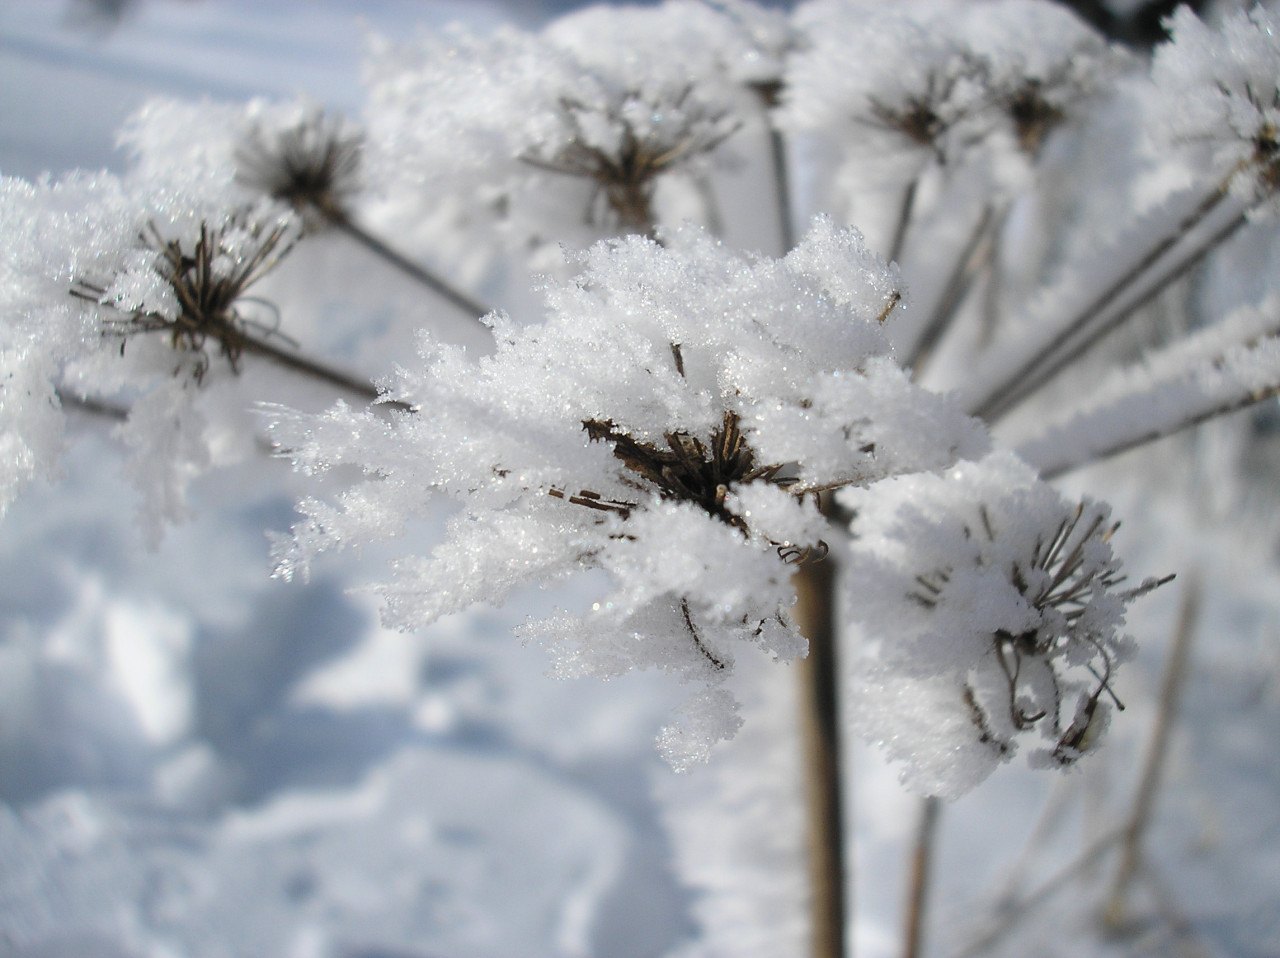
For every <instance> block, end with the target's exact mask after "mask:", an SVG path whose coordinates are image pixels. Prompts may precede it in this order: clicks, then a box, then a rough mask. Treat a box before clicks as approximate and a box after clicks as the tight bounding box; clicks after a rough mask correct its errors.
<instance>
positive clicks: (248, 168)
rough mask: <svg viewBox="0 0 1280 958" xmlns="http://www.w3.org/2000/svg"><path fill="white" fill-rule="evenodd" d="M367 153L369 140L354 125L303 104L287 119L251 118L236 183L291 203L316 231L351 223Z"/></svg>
mask: <svg viewBox="0 0 1280 958" xmlns="http://www.w3.org/2000/svg"><path fill="white" fill-rule="evenodd" d="M277 112H278V111H277ZM363 149H364V134H363V133H362V132H361V131H360V130H359V129H358V128H357V127H356V126H355V125H354V124H352V123H350V122H349V121H347V120H345V119H344V118H343V117H341V116H340V115H338V114H336V113H333V112H331V111H327V110H325V109H323V108H322V107H319V106H316V105H313V104H304V103H299V104H295V105H292V108H291V109H290V110H289V114H288V115H286V116H285V117H283V118H282V117H278V116H273V115H270V114H268V115H266V116H262V115H259V116H256V117H250V118H248V122H247V124H246V129H245V132H244V134H243V136H242V138H241V140H240V143H239V144H238V145H237V147H236V148H235V161H236V178H237V179H238V180H239V181H240V182H241V183H243V184H244V185H245V186H247V187H248V188H249V189H251V190H254V191H257V192H261V193H263V194H265V195H267V196H269V197H271V198H273V199H276V200H280V201H282V202H285V203H288V204H289V205H290V206H291V207H293V209H294V210H295V211H296V212H297V213H298V214H299V215H300V216H302V217H303V218H304V220H305V221H306V222H307V225H308V227H309V228H312V229H315V228H318V227H322V226H324V225H325V224H327V223H328V222H331V221H333V220H341V219H345V218H347V216H348V214H349V210H350V208H351V205H352V200H353V198H354V196H355V194H356V193H357V192H358V190H359V189H360V185H361V183H360V164H361V154H362V152H363Z"/></svg>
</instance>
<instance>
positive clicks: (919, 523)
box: [847, 453, 1161, 798]
mask: <svg viewBox="0 0 1280 958" xmlns="http://www.w3.org/2000/svg"><path fill="white" fill-rule="evenodd" d="M847 495H848V496H849V502H848V504H849V505H850V507H851V508H855V509H857V520H856V522H855V526H854V528H855V532H856V533H857V535H858V538H857V541H856V543H855V546H854V550H853V551H854V557H853V561H852V563H851V567H850V569H849V571H848V579H849V582H850V595H849V598H850V602H851V605H850V613H851V615H852V616H853V617H854V618H855V619H857V620H858V621H860V622H861V623H862V624H863V626H864V628H865V632H866V647H865V652H864V653H863V655H862V658H861V661H860V662H858V663H857V664H856V665H855V673H856V675H857V679H856V681H857V683H858V685H859V689H858V698H857V704H856V706H855V712H856V716H857V717H856V720H855V721H856V724H857V725H859V726H860V731H861V732H862V734H864V735H865V736H866V737H868V738H869V739H871V740H872V741H875V742H878V743H880V744H881V745H882V746H883V747H884V748H885V750H886V752H887V753H888V755H889V757H890V758H892V759H895V760H897V761H901V762H904V763H905V765H904V770H903V773H902V775H903V779H904V781H906V782H907V784H908V785H910V786H911V787H912V788H914V789H916V790H918V791H921V792H924V793H926V794H932V795H940V796H944V797H948V798H952V797H955V796H957V795H960V794H962V793H963V792H966V791H968V790H969V789H971V788H973V787H974V786H975V785H977V784H978V783H979V782H980V781H982V779H984V778H986V776H987V775H989V774H990V773H991V771H992V770H993V769H994V768H995V767H996V765H997V764H999V763H1000V762H1002V761H1007V760H1008V759H1009V758H1011V757H1012V756H1013V755H1014V753H1015V752H1016V751H1017V748H1018V740H1019V737H1020V736H1023V735H1026V736H1031V737H1035V738H1038V739H1039V740H1040V741H1041V742H1042V743H1044V744H1043V745H1042V747H1040V748H1037V749H1036V750H1035V751H1034V752H1033V753H1032V755H1031V757H1030V761H1031V764H1032V765H1033V766H1044V767H1059V766H1064V765H1070V764H1072V763H1074V762H1075V761H1076V760H1077V759H1079V758H1080V756H1081V755H1083V754H1084V753H1085V752H1086V751H1088V750H1089V749H1090V748H1091V747H1092V746H1093V745H1094V743H1095V742H1096V741H1097V737H1098V735H1099V734H1100V733H1101V732H1102V730H1103V729H1104V728H1105V726H1106V722H1107V717H1108V714H1109V710H1110V707H1111V705H1112V704H1113V703H1116V701H1117V700H1116V699H1115V696H1114V693H1113V692H1112V689H1111V682H1112V680H1113V677H1114V672H1115V669H1116V667H1117V666H1118V665H1119V664H1120V663H1121V662H1123V661H1124V660H1125V659H1126V658H1128V657H1129V656H1130V655H1131V653H1132V641H1131V640H1130V639H1129V637H1128V636H1125V635H1122V634H1121V633H1120V629H1121V627H1122V626H1123V624H1124V611H1125V606H1126V605H1127V604H1128V603H1129V602H1130V601H1131V600H1132V599H1134V598H1136V597H1138V596H1140V595H1143V594H1144V593H1146V592H1149V591H1150V590H1151V589H1154V588H1155V587H1156V586H1157V585H1159V584H1160V581H1161V580H1156V579H1148V580H1146V581H1144V582H1142V583H1141V584H1140V585H1138V586H1136V587H1134V588H1121V583H1122V582H1123V581H1124V580H1123V576H1122V574H1121V571H1120V561H1119V559H1117V558H1116V557H1115V556H1114V555H1113V554H1112V550H1111V545H1110V539H1111V536H1112V534H1113V533H1114V532H1115V530H1116V528H1117V525H1118V524H1117V523H1112V522H1111V521H1110V509H1109V508H1108V507H1107V506H1106V505H1104V504H1102V503H1097V502H1092V501H1089V500H1085V501H1083V502H1081V503H1078V504H1077V503H1072V502H1068V501H1066V500H1065V499H1063V498H1062V497H1061V496H1060V495H1059V494H1058V492H1057V491H1055V490H1054V489H1053V488H1052V487H1051V486H1049V485H1048V484H1046V483H1044V482H1041V481H1040V480H1038V479H1037V478H1036V476H1035V473H1034V472H1033V471H1032V470H1031V469H1030V468H1028V467H1027V466H1026V465H1025V464H1023V463H1022V462H1021V461H1019V460H1018V459H1017V458H1016V457H1014V456H1013V455H1011V454H1009V453H999V454H994V455H992V456H989V457H987V458H986V459H983V460H981V461H979V462H964V463H961V464H959V465H958V466H956V468H954V469H952V470H950V471H949V472H948V473H946V474H945V475H914V476H905V477H901V478H897V479H891V480H889V481H887V482H884V483H880V484H879V485H877V486H875V487H874V488H873V489H869V490H865V491H862V490H858V491H853V492H850V493H847Z"/></svg>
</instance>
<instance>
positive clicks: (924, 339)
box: [903, 203, 995, 377]
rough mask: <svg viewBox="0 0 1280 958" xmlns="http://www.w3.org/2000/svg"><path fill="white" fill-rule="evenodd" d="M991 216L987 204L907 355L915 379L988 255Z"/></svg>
mask: <svg viewBox="0 0 1280 958" xmlns="http://www.w3.org/2000/svg"><path fill="white" fill-rule="evenodd" d="M994 216H995V211H994V210H993V209H992V207H991V204H990V203H988V204H987V205H986V206H984V207H983V210H982V216H980V217H979V218H978V222H977V223H976V224H975V225H974V227H973V231H972V232H971V233H970V234H969V238H968V239H967V240H966V241H965V244H964V247H963V248H962V249H961V250H960V255H959V256H958V257H957V258H956V261H955V264H954V265H953V266H952V268H951V273H950V275H949V276H948V277H947V282H946V285H944V286H943V287H942V295H941V296H940V297H939V298H938V302H937V304H936V305H935V306H934V308H933V312H932V313H931V314H930V316H929V319H928V321H927V322H926V323H925V325H924V328H923V329H922V330H921V331H920V333H919V335H918V336H917V337H916V341H915V342H914V343H913V344H912V345H911V349H910V351H909V352H908V353H907V358H906V361H905V362H904V363H903V365H904V367H905V368H907V369H910V370H913V371H914V372H915V373H916V375H917V377H918V376H919V374H920V372H921V370H922V369H923V368H924V367H925V365H926V364H927V363H928V362H929V360H930V359H931V358H932V356H933V352H934V350H935V349H936V348H937V346H938V343H940V342H941V341H942V337H943V336H945V335H946V332H947V330H948V329H950V328H951V325H952V323H953V322H954V321H955V318H956V315H957V314H958V313H959V311H960V305H961V304H962V303H963V302H964V299H965V296H966V295H967V294H968V292H969V290H970V288H971V287H972V285H973V279H974V276H975V274H976V273H977V271H978V269H979V267H980V265H981V263H982V261H983V260H984V259H985V258H986V257H987V256H988V255H989V246H988V243H989V241H990V239H991V237H990V233H991V224H992V221H993V219H994ZM984 241H987V242H984Z"/></svg>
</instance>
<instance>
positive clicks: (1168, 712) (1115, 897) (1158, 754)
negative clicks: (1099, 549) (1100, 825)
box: [1103, 573, 1201, 929]
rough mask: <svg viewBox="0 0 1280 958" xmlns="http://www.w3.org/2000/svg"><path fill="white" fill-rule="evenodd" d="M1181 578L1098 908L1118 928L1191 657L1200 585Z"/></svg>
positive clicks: (1122, 921)
mask: <svg viewBox="0 0 1280 958" xmlns="http://www.w3.org/2000/svg"><path fill="white" fill-rule="evenodd" d="M1185 581H1186V585H1185V586H1184V587H1183V590H1182V602H1181V604H1180V606H1179V608H1178V621H1177V625H1176V626H1175V628H1174V637H1173V648H1172V649H1170V650H1169V661H1168V663H1167V664H1166V665H1165V670H1164V681H1163V683H1162V686H1161V689H1160V706H1159V710H1158V711H1157V713H1156V724H1155V728H1154V729H1153V730H1152V733H1151V743H1150V744H1149V745H1148V746H1147V753H1146V756H1145V758H1144V759H1143V762H1142V773H1141V774H1140V775H1139V777H1138V789H1137V792H1136V793H1135V794H1134V799H1133V811H1132V812H1130V814H1129V819H1128V822H1127V823H1126V824H1125V827H1124V831H1123V838H1122V841H1121V855H1120V866H1119V868H1118V869H1117V871H1116V877H1115V881H1114V882H1113V884H1112V886H1111V895H1110V897H1109V899H1108V901H1107V904H1106V907H1105V908H1104V910H1103V920H1104V921H1105V922H1106V924H1107V926H1108V927H1110V928H1113V929H1119V928H1122V927H1123V926H1124V924H1125V920H1126V912H1127V896H1128V889H1129V884H1130V882H1131V881H1132V880H1133V876H1134V875H1135V874H1136V873H1137V871H1138V868H1139V866H1140V865H1141V862H1142V839H1143V836H1144V835H1145V834H1146V830H1147V826H1148V825H1149V824H1150V822H1151V814H1152V810H1153V809H1154V807H1155V800H1156V796H1157V794H1158V791H1159V787H1160V779H1161V777H1162V775H1163V772H1164V763H1165V758H1166V756H1167V755H1168V751H1169V736H1170V734H1171V732H1172V730H1173V723H1174V721H1175V720H1176V718H1177V713H1178V702H1179V699H1180V698H1181V695H1182V687H1183V685H1184V684H1185V682H1186V677H1187V667H1188V663H1189V662H1190V659H1191V643H1192V641H1193V640H1194V638H1195V631H1196V622H1197V620H1198V619H1199V615H1200V595H1201V588H1200V581H1199V578H1198V577H1197V576H1196V575H1195V574H1194V573H1192V574H1190V575H1188V576H1186V577H1185Z"/></svg>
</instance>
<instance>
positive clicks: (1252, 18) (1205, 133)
mask: <svg viewBox="0 0 1280 958" xmlns="http://www.w3.org/2000/svg"><path fill="white" fill-rule="evenodd" d="M1169 30H1170V34H1171V42H1170V43H1168V44H1165V45H1164V46H1162V47H1160V48H1159V49H1158V50H1157V51H1156V54H1155V57H1154V60H1153V62H1152V66H1151V79H1152V88H1151V96H1150V99H1151V106H1152V109H1151V111H1150V117H1151V121H1152V122H1151V127H1152V136H1153V138H1154V140H1155V142H1156V143H1157V144H1159V145H1163V144H1171V145H1173V146H1175V147H1181V148H1182V149H1184V150H1185V149H1186V148H1188V147H1192V148H1195V147H1199V148H1200V149H1202V150H1207V152H1208V154H1209V158H1210V163H1211V164H1212V167H1213V168H1214V169H1215V170H1216V171H1217V172H1218V173H1219V175H1225V176H1226V178H1227V179H1228V181H1229V185H1230V187H1231V189H1232V190H1233V191H1235V192H1236V193H1238V194H1239V195H1240V196H1241V197H1242V198H1244V199H1245V200H1247V201H1250V202H1257V201H1258V200H1260V199H1266V198H1268V197H1272V196H1274V195H1275V194H1276V191H1277V189H1280V82H1278V80H1277V74H1276V64H1277V62H1280V37H1278V36H1277V34H1278V33H1280V18H1277V16H1276V14H1275V13H1274V12H1273V11H1272V10H1270V9H1268V8H1266V7H1263V6H1256V7H1254V8H1253V9H1252V10H1249V11H1247V12H1246V11H1238V12H1236V13H1233V14H1231V15H1229V16H1227V17H1225V18H1224V19H1223V22H1222V24H1221V26H1220V27H1218V28H1216V29H1215V28H1212V27H1209V26H1207V25H1206V24H1205V23H1203V22H1202V21H1201V20H1200V19H1199V18H1198V17H1197V16H1196V15H1195V14H1194V13H1193V12H1192V11H1191V10H1190V9H1189V8H1187V7H1179V8H1178V10H1177V11H1176V12H1175V13H1174V15H1173V17H1172V18H1171V19H1170V21H1169Z"/></svg>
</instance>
